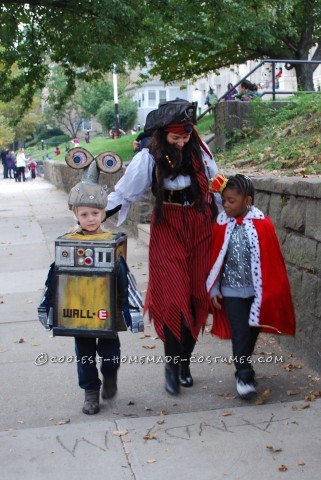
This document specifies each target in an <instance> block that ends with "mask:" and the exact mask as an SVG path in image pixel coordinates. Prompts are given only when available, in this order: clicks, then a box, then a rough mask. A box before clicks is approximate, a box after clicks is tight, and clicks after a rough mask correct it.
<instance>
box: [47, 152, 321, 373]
mask: <svg viewBox="0 0 321 480" xmlns="http://www.w3.org/2000/svg"><path fill="white" fill-rule="evenodd" d="M122 174H123V172H120V173H118V174H114V175H105V174H102V175H101V176H100V182H101V184H107V185H108V188H109V190H110V191H112V189H113V185H114V184H115V182H116V181H117V180H118V179H119V178H120V177H121V176H122ZM45 178H46V179H47V180H49V181H50V182H52V183H53V184H55V185H56V186H57V187H58V188H62V189H63V190H65V191H66V192H69V190H70V188H71V187H72V186H73V185H75V183H77V181H78V179H79V178H80V174H79V172H77V171H76V170H72V169H71V168H69V167H67V166H66V165H64V164H58V163H55V162H53V161H50V162H48V161H47V162H45ZM253 182H254V184H255V188H256V197H255V205H256V206H257V207H258V208H260V209H261V210H263V212H264V213H265V214H267V215H269V216H270V218H271V219H272V221H273V223H274V225H275V228H276V231H277V234H278V237H279V240H280V244H281V248H282V251H283V254H284V258H285V261H286V265H287V270H288V274H289V278H290V283H291V288H292V295H293V301H294V305H295V310H296V318H297V334H296V337H295V338H290V337H281V339H280V341H281V342H282V343H284V344H285V345H287V346H288V347H289V348H290V349H291V351H293V352H295V353H296V354H298V355H299V356H301V357H303V358H304V359H305V360H306V361H308V362H309V364H310V365H311V366H313V367H314V368H316V369H318V370H320V371H321V294H320V292H321V202H320V199H321V179H320V178H319V177H313V178H306V179H303V178H302V179H299V178H297V177H295V178H289V177H280V178H277V177H268V176H266V177H265V176H259V177H253ZM151 211H152V195H151V192H150V191H148V192H147V193H146V194H145V196H144V198H143V199H142V201H140V202H137V203H136V204H133V205H132V206H131V209H130V212H129V216H128V219H127V221H126V224H125V226H126V227H127V228H129V229H130V230H131V231H132V232H133V233H134V234H136V233H137V224H139V223H149V221H150V215H151ZM275 281H277V279H275ZM289 362H290V361H289Z"/></svg>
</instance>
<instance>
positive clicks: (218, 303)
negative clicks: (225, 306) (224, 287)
mask: <svg viewBox="0 0 321 480" xmlns="http://www.w3.org/2000/svg"><path fill="white" fill-rule="evenodd" d="M222 298H223V297H222V295H221V294H220V293H219V294H218V295H215V297H213V298H212V301H213V305H214V307H215V308H217V309H218V310H222V305H221V304H220V302H219V300H222Z"/></svg>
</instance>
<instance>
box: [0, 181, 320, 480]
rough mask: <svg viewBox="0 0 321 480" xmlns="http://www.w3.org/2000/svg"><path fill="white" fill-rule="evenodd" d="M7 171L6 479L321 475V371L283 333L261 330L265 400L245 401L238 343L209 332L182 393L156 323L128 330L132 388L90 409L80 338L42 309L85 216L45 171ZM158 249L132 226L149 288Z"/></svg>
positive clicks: (0, 306) (2, 225) (3, 233)
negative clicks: (238, 378) (167, 377)
mask: <svg viewBox="0 0 321 480" xmlns="http://www.w3.org/2000/svg"><path fill="white" fill-rule="evenodd" d="M0 177H1V178H0V211H1V217H0V265H1V268H0V375H1V387H2V388H1V390H0V400H1V410H0V430H1V433H0V464H1V478H3V479H5V480H17V479H20V478H21V479H22V478H23V479H24V480H38V479H39V480H40V479H43V478H45V479H56V478H61V479H68V480H73V479H77V480H79V478H86V477H88V478H94V476H95V475H99V478H106V479H107V478H113V480H118V479H124V480H127V479H135V480H145V479H153V480H158V479H164V478H167V480H172V479H173V480H174V479H175V480H183V479H184V480H189V479H191V480H192V479H194V478H199V479H202V480H216V479H217V480H221V479H228V480H238V479H247V480H256V479H257V478H260V480H265V479H269V480H270V479H275V478H279V476H281V478H288V479H291V480H296V479H310V480H311V479H312V480H317V479H318V478H319V476H320V473H319V472H320V466H321V460H320V449H321V433H320V432H321V402H320V400H319V399H318V395H319V393H320V392H321V381H320V376H319V375H318V374H317V373H316V372H314V371H312V370H311V369H309V368H308V367H307V366H306V365H305V364H304V363H303V362H302V361H301V360H300V359H299V358H296V357H295V356H294V355H293V352H289V351H285V350H284V349H282V348H281V347H280V346H279V343H278V341H277V339H276V338H274V337H273V336H267V335H265V336H264V335H262V337H261V338H260V340H259V342H258V346H257V350H256V355H255V357H254V359H255V361H256V365H255V369H256V372H257V377H258V381H259V386H258V398H257V399H256V400H253V401H251V402H244V401H242V400H240V399H239V398H238V397H237V396H236V392H235V380H234V375H233V366H232V365H231V364H230V363H229V362H226V361H224V357H225V358H227V359H228V357H229V356H230V355H231V345H230V342H223V341H219V340H217V339H214V338H212V337H211V336H210V334H209V333H208V332H207V331H206V332H205V333H204V335H202V336H200V338H199V342H198V343H197V345H196V348H195V352H194V357H193V360H194V361H193V365H192V373H193V377H194V381H195V384H194V386H193V388H191V389H182V392H181V394H180V395H179V396H178V397H170V396H169V395H168V394H167V393H166V392H165V390H164V386H163V384H164V378H163V376H164V373H163V370H164V365H163V364H162V363H161V360H162V355H163V345H162V343H161V341H160V340H159V339H158V338H157V337H156V334H155V331H154V329H153V327H152V326H149V325H146V328H145V332H144V334H132V333H130V332H122V333H121V334H120V340H121V345H122V366H121V369H120V372H119V382H118V395H117V396H116V397H115V399H113V400H111V401H108V402H102V404H101V411H100V413H99V414H98V415H94V416H87V415H84V414H82V412H81V408H82V403H83V391H82V390H80V389H79V387H78V385H77V372H76V364H75V362H74V361H73V360H74V343H73V338H68V337H55V338H53V337H52V336H51V334H50V333H48V332H46V331H45V330H44V329H43V328H42V326H41V324H40V323H39V321H38V320H37V305H38V302H39V298H40V294H41V291H42V289H43V286H44V281H45V279H46V275H47V271H48V266H49V264H50V263H51V262H52V261H53V259H54V241H55V239H56V237H58V236H59V235H61V234H63V233H64V232H66V231H67V230H68V229H69V228H70V226H72V225H73V217H72V215H71V213H70V212H69V211H68V207H67V195H66V194H65V193H64V192H62V191H58V190H56V189H55V188H54V187H53V186H52V185H50V184H49V183H47V182H46V181H44V180H43V179H42V178H37V179H35V180H32V181H31V180H28V181H27V182H25V183H16V182H14V181H13V180H10V179H6V180H4V179H3V178H2V173H1V172H0ZM107 228H113V225H112V223H109V225H107ZM147 260H148V248H147V246H146V244H145V243H143V242H142V241H140V240H136V239H134V238H129V242H128V263H129V265H130V267H131V269H132V271H133V273H134V274H135V276H136V278H137V281H138V283H139V286H140V288H141V290H142V291H143V292H145V291H146V286H147V274H148V269H147ZM146 323H147V321H146ZM41 363H43V364H41ZM257 400H259V402H258V403H260V404H257V403H256V401H257Z"/></svg>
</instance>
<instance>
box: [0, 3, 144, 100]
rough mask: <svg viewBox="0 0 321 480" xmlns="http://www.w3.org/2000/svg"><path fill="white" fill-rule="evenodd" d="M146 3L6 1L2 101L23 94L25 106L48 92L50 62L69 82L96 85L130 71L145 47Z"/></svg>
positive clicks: (0, 55)
mask: <svg viewBox="0 0 321 480" xmlns="http://www.w3.org/2000/svg"><path fill="white" fill-rule="evenodd" d="M144 6H145V2H144V1H141V0H29V1H27V2H22V1H19V0H5V1H3V2H1V4H0V24H1V29H0V45H1V47H0V84H1V90H0V99H1V100H3V101H9V100H11V99H12V98H14V97H16V96H18V95H20V96H21V99H22V104H21V108H25V107H26V106H29V105H30V104H31V102H32V98H33V96H34V94H35V92H36V91H37V90H39V89H42V88H44V86H45V84H46V81H47V77H48V76H49V74H50V62H54V63H56V64H61V66H62V68H63V70H64V73H65V76H66V78H67V83H66V88H65V94H64V99H66V98H68V97H69V96H70V94H71V92H72V91H73V90H74V89H75V83H76V80H77V79H84V80H87V81H91V80H93V79H95V78H98V77H100V76H101V75H103V74H105V73H106V72H107V71H112V69H113V68H114V65H115V64H116V65H117V69H118V71H121V70H124V69H125V66H126V65H127V62H128V61H129V60H130V58H131V57H132V56H133V54H134V53H135V48H134V46H135V45H137V44H138V43H139V39H138V36H139V28H137V26H138V25H139V24H140V16H141V14H143V10H144Z"/></svg>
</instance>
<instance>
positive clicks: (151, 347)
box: [142, 345, 156, 350]
mask: <svg viewBox="0 0 321 480" xmlns="http://www.w3.org/2000/svg"><path fill="white" fill-rule="evenodd" d="M142 347H143V348H148V349H149V350H152V349H153V348H156V345H142Z"/></svg>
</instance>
